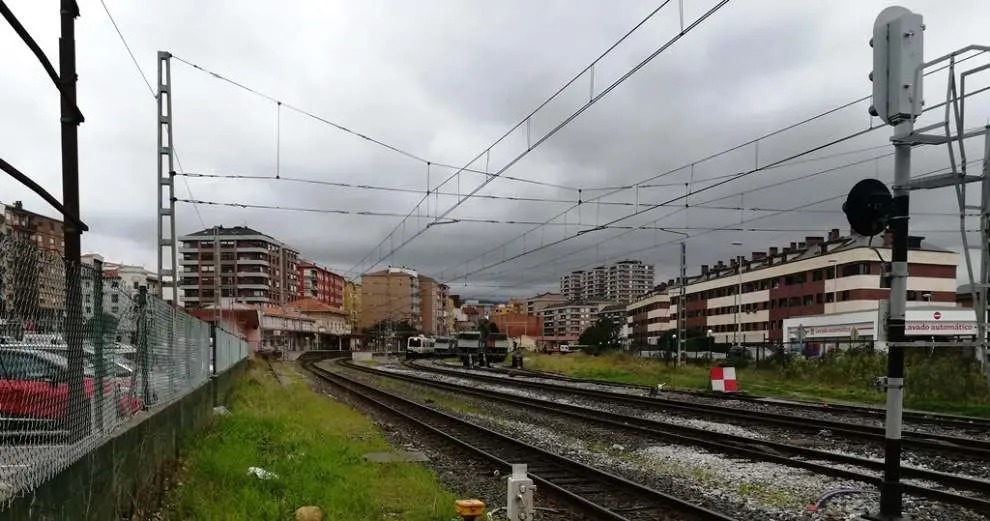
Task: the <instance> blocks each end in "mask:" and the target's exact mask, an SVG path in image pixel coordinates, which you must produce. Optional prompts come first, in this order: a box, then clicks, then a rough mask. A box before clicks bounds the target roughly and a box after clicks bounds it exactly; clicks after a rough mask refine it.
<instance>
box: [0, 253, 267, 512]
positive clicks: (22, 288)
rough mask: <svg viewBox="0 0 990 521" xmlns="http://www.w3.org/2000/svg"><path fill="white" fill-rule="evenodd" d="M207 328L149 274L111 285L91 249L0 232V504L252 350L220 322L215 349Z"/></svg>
mask: <svg viewBox="0 0 990 521" xmlns="http://www.w3.org/2000/svg"><path fill="white" fill-rule="evenodd" d="M85 282H89V283H88V284H84V283H85ZM111 303H112V304H111ZM214 329H215V328H214ZM211 333H212V331H211V327H210V324H208V323H206V322H203V321H202V320H199V319H197V318H195V317H193V316H191V315H189V314H188V313H186V312H185V311H183V310H182V309H177V308H174V307H173V306H172V305H171V304H169V303H167V302H166V301H164V300H162V299H161V298H159V297H157V296H154V295H150V294H148V291H147V288H146V287H144V286H142V287H140V289H139V290H138V291H133V290H132V289H130V288H113V287H112V284H111V283H110V281H104V279H103V274H102V265H101V263H100V262H98V261H97V262H94V264H93V265H87V264H83V265H69V264H67V263H66V262H65V261H64V260H63V259H62V257H61V256H60V254H58V253H57V252H49V251H44V250H41V249H40V248H39V247H38V246H37V245H36V244H35V243H33V242H31V241H14V240H12V239H10V238H4V237H0V438H2V439H3V443H2V445H0V485H2V486H0V508H3V507H4V506H6V504H8V502H10V501H11V500H12V499H14V498H16V497H18V496H21V495H25V494H28V493H30V492H31V491H32V490H33V489H34V488H35V487H37V486H39V485H41V484H42V483H44V482H45V481H46V480H48V479H50V478H52V477H54V476H55V475H57V474H58V473H59V472H61V471H62V470H63V469H65V468H67V467H68V466H69V465H71V464H72V463H74V462H75V461H77V460H78V459H79V458H81V457H82V456H84V455H86V454H87V453H88V452H90V451H91V450H93V449H95V448H97V447H99V446H100V445H102V444H103V443H104V442H105V441H106V440H107V439H108V438H109V437H110V436H112V435H113V434H114V432H115V431H117V430H119V429H121V428H123V426H124V425H125V424H127V423H128V422H129V421H131V420H132V418H134V417H136V416H142V415H147V414H151V413H153V412H154V411H155V410H157V409H159V408H161V407H163V406H165V405H167V404H169V403H172V402H174V401H176V400H178V399H180V398H182V397H183V396H185V395H186V394H188V393H189V392H192V391H194V390H196V389H198V388H200V387H202V386H204V385H206V384H208V383H209V382H210V380H211V378H213V377H215V376H217V375H220V374H222V373H224V372H225V371H229V370H230V369H231V368H232V367H234V366H235V365H237V363H238V362H240V361H242V360H244V359H245V358H247V357H248V356H249V354H250V346H249V345H248V343H247V342H245V341H244V340H242V339H240V338H238V337H237V336H235V335H233V334H231V333H229V332H227V331H223V330H222V329H217V330H216V332H215V334H216V341H215V352H214V349H211Z"/></svg>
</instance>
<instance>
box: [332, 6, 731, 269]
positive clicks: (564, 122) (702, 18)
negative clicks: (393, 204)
mask: <svg viewBox="0 0 990 521" xmlns="http://www.w3.org/2000/svg"><path fill="white" fill-rule="evenodd" d="M728 1H729V0H722V1H721V2H719V3H717V4H716V5H715V6H714V7H712V8H711V9H709V10H708V11H707V12H705V13H704V14H702V15H701V16H699V17H698V18H697V19H696V20H695V21H694V22H692V23H691V24H690V25H688V26H687V27H682V28H681V31H680V33H678V34H676V35H675V36H674V37H672V38H671V39H669V40H667V42H665V43H664V44H663V45H661V46H660V47H659V48H658V49H656V50H655V51H654V52H653V53H651V54H650V55H649V56H647V57H646V58H645V59H643V60H642V61H640V62H639V63H638V64H637V65H636V66H634V67H633V68H632V69H630V70H628V71H627V72H626V73H625V74H623V75H622V76H620V77H619V78H618V79H616V80H615V81H614V82H612V83H611V84H610V85H609V86H608V87H606V88H605V89H604V90H602V91H601V92H600V93H598V94H596V95H592V96H591V97H590V99H589V100H588V101H587V102H586V103H585V104H584V105H582V106H581V107H579V108H578V109H577V110H575V111H574V112H573V113H571V114H570V115H569V116H567V117H566V118H564V119H563V120H562V121H561V122H560V123H558V124H557V125H556V126H555V127H553V128H552V129H550V130H549V131H548V132H547V133H546V134H544V135H543V136H542V137H540V138H539V139H537V140H536V141H535V142H533V143H530V142H529V139H528V135H527V147H526V150H524V151H523V152H522V153H521V154H519V155H517V156H516V157H515V158H514V159H512V160H510V161H509V162H508V163H506V164H505V165H504V166H502V167H501V168H500V169H499V170H498V171H496V172H494V173H493V174H491V176H490V177H488V178H487V179H485V180H484V181H483V182H482V183H481V184H480V185H478V186H477V187H476V188H475V189H474V190H472V191H471V192H470V193H468V194H467V195H466V196H465V197H463V198H461V199H458V201H457V202H456V203H455V204H454V205H452V206H450V207H449V208H447V209H446V210H445V211H444V212H443V213H442V214H438V215H437V216H436V218H437V220H439V219H443V218H445V217H447V216H448V215H450V213H451V212H453V211H454V210H455V209H457V208H458V207H460V205H461V204H463V203H464V201H467V200H468V199H470V198H471V197H472V196H473V195H474V194H476V193H478V192H479V191H480V190H481V189H482V188H484V187H485V186H487V185H488V184H489V183H491V182H492V181H494V180H495V179H497V178H498V177H500V176H501V175H502V174H503V173H504V172H505V171H507V170H508V169H510V168H512V166H513V165H515V164H516V163H518V162H519V161H520V160H522V158H524V157H525V156H526V155H528V154H529V153H530V152H531V151H533V150H534V149H536V148H538V147H539V146H540V145H542V144H543V143H545V142H546V141H547V140H548V139H550V138H551V137H552V136H554V135H555V134H556V133H557V132H559V131H560V130H561V129H563V128H564V127H566V126H567V125H568V124H570V122H571V121H573V120H574V119H576V118H577V117H578V116H580V115H581V114H582V113H584V111H586V110H587V109H588V108H590V107H591V106H592V105H594V104H595V103H597V102H598V101H599V100H601V99H602V98H604V97H605V96H607V95H608V94H609V93H610V92H611V91H612V90H614V89H615V88H616V87H618V86H619V85H621V84H622V83H623V82H625V80H627V79H628V78H629V77H631V76H632V75H633V74H635V73H636V72H638V71H639V70H640V69H642V68H643V67H645V66H646V65H647V64H648V63H650V62H651V61H652V60H653V59H654V58H656V57H657V56H659V55H660V54H661V53H663V52H664V51H665V50H666V49H668V48H669V47H670V46H671V45H673V44H674V43H676V42H677V41H678V40H680V39H681V38H682V37H683V36H685V35H686V34H688V33H689V32H691V31H692V30H694V28H695V27H697V26H698V25H699V24H701V23H702V22H703V21H705V20H706V19H708V17H710V16H711V15H713V14H715V13H716V12H718V11H719V10H720V9H721V8H722V7H724V6H725V5H726V4H727V3H728ZM669 3H670V0H666V1H664V2H663V3H662V4H661V5H660V6H659V7H657V8H656V9H655V10H653V12H651V13H650V14H649V15H647V16H646V18H644V19H643V20H642V21H641V22H640V23H638V24H637V25H636V26H634V27H633V28H632V29H631V30H630V31H629V32H627V33H626V34H625V35H623V36H622V37H621V38H620V39H619V40H618V41H617V42H615V43H614V44H612V46H611V47H609V48H608V49H606V50H605V52H603V53H602V54H601V55H600V56H599V57H598V58H596V59H595V60H594V61H593V62H592V63H591V64H590V65H588V66H587V67H586V68H585V69H584V70H582V71H581V72H579V73H578V74H577V75H575V76H574V78H572V79H571V80H570V81H568V82H567V83H566V84H564V86H563V87H561V88H560V89H558V90H557V92H556V93H554V94H553V95H552V96H551V97H550V98H548V99H547V100H546V101H544V102H543V103H541V104H540V105H539V106H538V107H537V108H536V109H535V110H534V111H533V112H531V113H530V114H529V115H528V116H526V117H525V118H524V119H523V120H521V121H520V122H519V123H517V124H516V125H515V126H514V127H512V128H511V129H510V130H509V131H508V132H506V133H505V134H503V135H502V137H500V138H498V139H497V140H496V141H495V143H493V144H492V145H490V146H489V147H488V148H486V149H485V150H483V151H482V152H481V153H479V154H478V155H477V156H475V158H474V159H472V160H471V161H469V162H468V163H467V165H466V166H468V165H471V164H473V163H474V162H475V161H477V160H479V159H481V158H482V157H484V156H485V154H488V153H490V152H491V150H492V148H494V147H495V146H496V145H498V144H499V143H500V142H501V141H503V140H504V139H505V138H506V137H508V136H509V135H511V134H512V133H513V132H515V130H516V129H519V128H521V127H523V126H524V125H528V124H529V121H530V119H531V118H532V116H533V115H535V114H536V113H537V112H539V111H540V110H541V109H542V108H543V107H544V106H546V105H547V104H548V103H550V102H551V101H552V100H553V99H555V98H556V97H557V96H558V95H559V94H560V93H561V92H563V91H564V90H565V89H566V88H567V87H568V86H570V85H571V84H573V83H574V82H575V81H577V79H578V78H580V77H581V76H582V75H584V73H585V72H587V71H590V70H592V68H593V67H594V66H595V65H596V64H597V63H598V62H599V61H601V60H602V59H603V58H604V57H605V56H607V55H608V54H609V53H610V52H611V51H612V50H613V49H615V48H616V47H617V46H618V45H619V44H621V43H622V42H623V41H625V40H626V38H628V37H629V36H630V35H632V34H633V33H634V32H635V31H636V30H638V29H639V28H640V27H641V26H642V25H643V24H645V23H646V22H647V21H648V20H649V19H651V18H652V17H653V16H654V15H655V14H656V13H658V12H659V11H660V10H661V9H663V8H664V7H665V6H666V5H667V4H669ZM527 128H528V127H527ZM459 173H460V172H459V171H458V172H455V173H454V174H452V175H450V176H449V177H447V179H445V180H444V181H443V182H441V183H440V184H439V185H437V187H436V189H437V190H439V189H440V188H441V187H443V186H444V185H445V184H447V183H448V182H449V181H450V180H451V179H453V178H454V177H456V176H457V174H459ZM428 197H429V196H428V195H427V196H424V197H423V199H422V200H420V202H419V203H417V205H416V207H415V208H413V210H411V211H410V212H409V215H407V217H406V218H403V220H402V221H401V222H399V223H398V224H397V225H396V227H395V228H393V229H392V231H391V232H390V233H389V234H388V236H386V237H385V239H383V240H382V242H381V243H379V244H378V245H377V246H375V248H373V249H372V250H371V252H369V253H368V255H366V256H365V257H364V258H362V259H361V261H359V262H358V264H356V265H355V266H354V268H357V267H358V266H360V265H361V263H363V262H364V259H366V258H367V257H369V256H370V255H371V254H372V253H373V252H374V251H376V250H377V249H378V248H379V247H381V246H382V245H383V244H384V243H385V242H386V241H388V239H389V237H392V236H394V234H395V233H396V232H397V231H398V230H399V229H400V228H401V227H402V226H403V225H404V223H405V221H406V220H407V219H408V218H409V216H411V215H412V214H413V213H414V212H415V211H416V210H417V209H418V208H419V207H420V206H421V205H422V203H423V201H425V200H426V199H427V198H428ZM428 229H429V227H424V228H422V229H420V230H419V231H417V232H416V233H414V234H413V235H412V236H411V237H410V238H408V239H405V240H403V241H402V242H401V243H399V246H397V247H393V248H392V249H391V250H390V251H389V252H388V254H386V255H385V257H390V256H392V255H394V254H395V253H396V252H397V251H398V250H400V249H402V248H403V247H405V246H406V245H407V244H409V243H410V242H412V241H414V240H416V239H417V238H418V237H420V236H421V235H422V234H423V233H425V232H426V230H428ZM380 262H381V259H379V260H378V261H376V262H375V263H373V264H372V265H371V266H370V268H373V267H374V266H375V265H377V264H378V263H380ZM354 268H351V270H348V272H349V273H350V272H352V271H353V269H354ZM370 268H369V269H370Z"/></svg>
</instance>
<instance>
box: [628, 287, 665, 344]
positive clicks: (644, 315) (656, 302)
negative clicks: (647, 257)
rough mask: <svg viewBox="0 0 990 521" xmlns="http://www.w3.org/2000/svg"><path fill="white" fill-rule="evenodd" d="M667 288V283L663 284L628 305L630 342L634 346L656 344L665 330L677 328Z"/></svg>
mask: <svg viewBox="0 0 990 521" xmlns="http://www.w3.org/2000/svg"><path fill="white" fill-rule="evenodd" d="M667 290H668V288H667V285H666V284H661V285H659V286H657V287H656V288H654V290H653V291H651V292H650V293H648V294H647V295H646V296H644V297H642V298H640V299H639V300H636V301H635V302H632V303H630V304H629V305H628V306H627V307H626V314H627V316H628V318H629V335H628V336H629V343H630V344H631V345H632V346H634V347H644V346H647V345H651V344H654V343H655V342H656V339H657V338H659V337H660V335H662V334H663V332H664V331H666V330H668V329H676V327H677V324H676V323H673V322H671V320H673V319H672V318H671V313H670V295H669V294H668V291H667ZM674 291H676V288H674Z"/></svg>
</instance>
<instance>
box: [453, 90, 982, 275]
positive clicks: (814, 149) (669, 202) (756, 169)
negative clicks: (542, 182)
mask: <svg viewBox="0 0 990 521" xmlns="http://www.w3.org/2000/svg"><path fill="white" fill-rule="evenodd" d="M987 90H990V86H987V87H985V88H983V89H978V90H976V91H973V92H972V93H969V94H966V96H965V97H970V96H974V95H976V94H980V93H982V92H985V91H987ZM946 103H947V102H942V103H939V104H936V105H933V106H931V107H926V108H925V109H924V111H923V112H928V111H930V110H936V109H938V108H941V107H943V106H945V105H946ZM848 105H849V104H846V105H845V106H848ZM816 117H817V116H816ZM816 117H813V118H811V119H815V118H816ZM793 127H794V125H791V126H789V127H788V128H793ZM878 128H881V127H873V126H871V127H869V128H866V129H864V130H860V131H857V132H853V133H851V134H848V135H846V136H843V137H840V138H837V139H833V140H831V141H828V142H826V143H823V144H820V145H816V146H814V147H812V148H809V149H807V150H804V151H802V152H798V153H795V154H792V155H790V156H787V157H786V158H784V159H781V160H777V161H773V162H771V163H768V164H766V165H763V166H756V167H754V168H752V169H749V170H746V171H744V172H740V173H738V174H736V175H734V176H731V177H729V178H727V179H723V180H721V181H719V182H716V183H714V184H712V185H708V186H705V187H703V188H700V189H697V190H692V191H689V192H688V193H685V194H684V195H679V196H675V197H673V198H671V199H669V200H667V201H664V202H661V203H656V204H653V205H650V206H647V207H646V208H644V209H642V210H640V209H637V210H636V211H634V212H631V213H629V214H626V215H625V216H623V217H619V218H616V219H613V220H611V221H608V222H606V223H605V224H604V225H602V226H604V227H605V228H600V229H609V228H610V227H613V226H615V225H616V224H618V223H620V222H622V221H625V220H627V219H630V218H632V217H635V216H639V215H642V214H645V213H647V212H650V211H653V210H656V209H658V208H662V207H667V206H670V205H672V204H673V203H675V202H678V201H682V200H685V199H687V198H689V197H691V196H693V195H696V194H698V193H702V192H707V191H709V190H711V189H713V188H717V187H719V186H723V185H726V184H728V183H731V182H733V181H736V180H738V179H741V178H743V177H747V176H750V175H752V174H755V173H758V172H761V171H764V170H767V169H769V168H773V167H776V166H780V165H782V164H783V163H786V162H788V161H791V160H794V159H797V158H800V157H803V156H805V155H808V154H811V153H814V152H817V151H820V150H823V149H826V148H828V147H830V146H834V145H837V144H839V143H843V142H846V141H849V140H851V139H854V138H856V137H859V136H862V135H865V134H868V133H870V132H872V131H873V130H876V129H878ZM735 148H738V147H735ZM886 155H891V154H885V155H884V156H878V157H875V158H872V159H870V160H875V159H879V158H880V157H885V156H886ZM710 157H717V155H715V156H709V158H710ZM707 159H708V158H706V159H704V160H707ZM704 160H703V161H704ZM863 162H865V161H857V162H855V163H854V164H860V163H863ZM694 164H696V163H690V164H689V165H694ZM684 168H685V167H681V168H678V169H674V170H670V171H668V172H666V173H664V174H660V175H659V176H654V177H653V178H651V179H650V180H653V179H656V178H659V177H662V176H664V175H667V174H669V173H672V172H676V171H679V170H683V169H684ZM841 168H842V167H836V168H832V169H828V170H826V171H824V172H828V171H836V170H838V169H841ZM824 172H819V173H824ZM811 175H817V174H811ZM811 175H807V176H803V177H804V178H807V177H811ZM792 181H793V180H791V181H785V182H784V183H787V182H792ZM784 183H780V182H778V183H776V184H775V185H774V186H779V185H781V184H784ZM611 193H612V192H609V193H608V194H605V195H610V194H611ZM744 193H745V192H744ZM600 197H601V196H600ZM725 198H727V197H723V198H721V199H725ZM592 201H594V198H593V199H590V200H589V201H588V202H592ZM686 208H688V206H685V209H686ZM567 211H569V210H567ZM565 212H566V211H565ZM565 212H562V213H561V214H558V215H556V216H554V217H551V218H550V219H549V220H548V221H547V223H549V222H551V221H554V220H556V219H557V218H558V217H559V216H560V215H562V214H563V213H565ZM676 213H679V210H678V211H675V212H673V213H672V214H668V216H669V215H673V214H676ZM664 217H667V216H664ZM531 231H535V229H533V230H529V231H527V232H525V233H524V234H523V236H525V235H526V234H528V233H530V232H531ZM585 233H587V231H582V232H578V233H575V234H572V235H569V236H565V237H563V238H560V239H557V240H555V241H552V242H550V243H546V244H544V245H541V246H540V247H539V248H536V249H533V250H529V251H528V252H523V253H521V254H519V255H516V256H513V257H512V258H510V259H506V260H503V261H502V262H508V261H510V260H514V259H516V258H519V257H520V256H523V255H527V254H528V253H533V252H536V251H540V250H542V249H545V248H549V247H552V246H556V245H558V244H561V243H564V242H567V241H569V240H571V239H574V238H577V237H580V236H581V235H584V234H585ZM623 233H628V232H623ZM621 235H622V234H620V236H621ZM518 238H519V237H516V238H514V239H511V240H510V241H508V242H506V243H503V244H502V245H500V246H496V247H495V248H492V249H490V250H488V251H487V252H485V253H482V254H481V255H480V256H476V257H473V258H471V259H469V260H467V261H465V262H462V263H461V264H459V265H458V266H457V267H459V266H461V265H464V264H467V263H470V262H471V261H473V260H475V259H477V258H478V257H482V258H484V256H485V255H488V254H489V253H491V252H493V251H497V250H498V249H501V248H503V247H505V246H507V245H508V244H510V243H512V242H514V241H515V240H518ZM497 264H500V263H497ZM497 264H495V265H497ZM444 271H446V270H444Z"/></svg>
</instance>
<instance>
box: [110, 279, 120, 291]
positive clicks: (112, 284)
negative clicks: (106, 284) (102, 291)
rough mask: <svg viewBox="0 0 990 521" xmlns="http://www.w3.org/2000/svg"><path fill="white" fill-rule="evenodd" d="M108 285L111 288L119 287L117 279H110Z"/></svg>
mask: <svg viewBox="0 0 990 521" xmlns="http://www.w3.org/2000/svg"><path fill="white" fill-rule="evenodd" d="M110 287H111V288H113V289H117V288H119V287H120V281H119V280H115V281H112V282H111V283H110Z"/></svg>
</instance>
